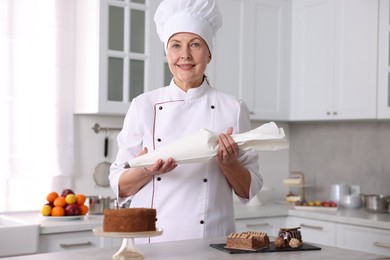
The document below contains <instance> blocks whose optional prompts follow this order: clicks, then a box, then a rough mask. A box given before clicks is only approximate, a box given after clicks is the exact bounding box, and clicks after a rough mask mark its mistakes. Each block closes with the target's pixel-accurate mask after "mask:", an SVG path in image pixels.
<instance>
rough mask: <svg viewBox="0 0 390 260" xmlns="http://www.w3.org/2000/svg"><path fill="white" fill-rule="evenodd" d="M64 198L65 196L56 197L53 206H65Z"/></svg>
mask: <svg viewBox="0 0 390 260" xmlns="http://www.w3.org/2000/svg"><path fill="white" fill-rule="evenodd" d="M66 204H67V203H66V200H65V197H58V198H56V199H55V200H54V206H56V207H62V208H63V207H65V206H66Z"/></svg>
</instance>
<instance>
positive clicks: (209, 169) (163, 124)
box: [109, 0, 263, 242]
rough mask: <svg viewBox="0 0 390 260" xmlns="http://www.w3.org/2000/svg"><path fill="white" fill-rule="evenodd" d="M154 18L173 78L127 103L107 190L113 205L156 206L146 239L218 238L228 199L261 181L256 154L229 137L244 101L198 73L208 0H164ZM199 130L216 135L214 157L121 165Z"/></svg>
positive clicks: (228, 220) (240, 127)
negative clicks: (152, 230) (153, 232)
mask: <svg viewBox="0 0 390 260" xmlns="http://www.w3.org/2000/svg"><path fill="white" fill-rule="evenodd" d="M154 20H155V23H156V27H157V33H158V36H159V37H160V39H161V41H162V42H163V44H164V49H165V51H166V55H167V59H168V64H169V68H170V70H171V72H172V75H173V78H172V80H171V82H170V84H169V86H166V87H161V88H159V89H156V90H153V91H150V92H147V93H144V94H141V95H140V96H138V97H136V98H134V99H133V101H132V102H131V105H130V108H129V110H128V112H127V114H126V117H125V120H124V124H123V129H122V131H121V132H120V133H119V135H118V138H117V141H118V147H119V151H118V154H117V157H116V160H115V162H114V163H113V164H112V166H111V170H110V177H109V178H110V184H111V188H112V189H113V191H114V192H115V193H116V194H117V197H118V201H119V203H120V204H123V203H125V202H126V201H127V200H129V199H131V200H132V201H131V206H130V207H138V208H139V207H146V208H155V209H156V210H157V222H156V226H157V227H158V228H162V229H163V230H164V231H163V234H162V235H161V236H157V237H152V238H150V240H149V241H151V242H154V241H172V240H183V239H195V238H205V237H215V236H226V235H228V234H229V233H231V232H234V231H235V222H234V209H233V196H238V198H239V200H241V202H242V203H243V204H246V203H248V202H249V200H250V199H251V198H252V197H253V196H255V195H256V194H257V193H258V192H259V191H260V189H261V187H262V185H263V181H262V176H261V175H260V173H259V169H258V154H257V153H256V152H255V151H253V150H249V151H245V152H244V151H242V150H240V149H239V148H238V146H237V144H236V143H235V142H234V141H233V139H232V138H231V137H230V135H231V134H232V133H241V132H245V131H248V130H250V121H249V111H248V108H247V106H246V105H245V103H244V102H243V101H241V100H240V99H238V98H236V97H233V96H230V95H227V94H225V93H223V92H221V91H219V90H217V89H216V88H214V87H213V86H210V84H209V82H208V80H207V77H206V75H205V70H206V67H207V65H208V64H209V63H210V61H211V59H212V52H213V39H214V37H215V34H216V32H217V30H218V29H219V28H220V27H221V25H222V17H221V14H220V12H219V10H218V7H217V5H216V3H215V1H214V0H165V1H163V2H162V3H161V4H160V5H159V7H158V9H157V11H156V13H155V16H154ZM201 128H207V129H210V130H212V131H214V132H217V133H220V134H219V139H218V143H219V150H218V155H217V156H215V157H214V158H212V159H210V160H209V161H207V162H205V163H190V164H179V165H177V163H176V162H175V160H174V158H168V159H166V160H162V159H160V160H157V161H156V162H155V163H154V164H153V165H151V166H148V167H140V168H131V169H124V168H123V163H124V162H126V161H128V160H130V159H132V158H134V157H136V156H139V155H141V154H145V153H147V152H148V151H150V150H155V149H159V148H161V147H163V146H164V145H167V144H169V143H171V142H172V141H175V140H176V139H178V138H180V137H183V136H186V135H189V134H192V133H194V132H196V131H198V130H199V129H201ZM233 194H235V195H233Z"/></svg>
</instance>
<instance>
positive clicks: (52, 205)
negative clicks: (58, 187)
mask: <svg viewBox="0 0 390 260" xmlns="http://www.w3.org/2000/svg"><path fill="white" fill-rule="evenodd" d="M45 205H48V206H50V208H54V203H53V202H48V203H46V204H45Z"/></svg>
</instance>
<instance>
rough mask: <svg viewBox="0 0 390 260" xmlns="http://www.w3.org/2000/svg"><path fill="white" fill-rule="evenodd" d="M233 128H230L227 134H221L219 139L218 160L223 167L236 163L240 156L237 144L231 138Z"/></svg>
mask: <svg viewBox="0 0 390 260" xmlns="http://www.w3.org/2000/svg"><path fill="white" fill-rule="evenodd" d="M232 133H233V128H232V127H229V129H228V130H227V131H226V133H225V134H224V133H220V134H219V137H218V145H219V149H218V155H217V159H218V162H219V164H221V165H229V164H231V163H235V162H236V160H237V157H238V154H239V149H238V145H237V143H236V142H235V141H234V140H233V138H232V137H231V134H232Z"/></svg>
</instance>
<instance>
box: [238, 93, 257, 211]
mask: <svg viewBox="0 0 390 260" xmlns="http://www.w3.org/2000/svg"><path fill="white" fill-rule="evenodd" d="M237 124H238V127H237V131H238V133H243V132H246V131H249V130H250V128H251V125H250V119H249V109H248V107H247V106H246V104H245V103H244V102H243V101H241V103H240V111H239V113H238V118H237ZM239 161H240V162H241V164H242V165H244V166H245V168H247V169H248V170H249V172H250V175H251V185H250V189H249V199H246V198H242V197H239V196H238V198H239V199H240V201H241V202H242V203H243V204H247V203H248V202H249V201H250V200H251V199H252V198H253V197H254V196H255V195H256V194H257V193H258V192H259V191H260V190H261V188H262V187H263V177H262V175H261V174H260V171H259V154H258V153H257V152H256V151H254V150H248V151H240V156H239Z"/></svg>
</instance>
